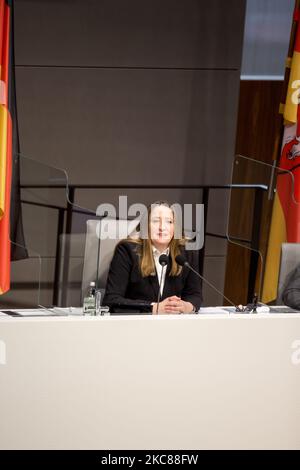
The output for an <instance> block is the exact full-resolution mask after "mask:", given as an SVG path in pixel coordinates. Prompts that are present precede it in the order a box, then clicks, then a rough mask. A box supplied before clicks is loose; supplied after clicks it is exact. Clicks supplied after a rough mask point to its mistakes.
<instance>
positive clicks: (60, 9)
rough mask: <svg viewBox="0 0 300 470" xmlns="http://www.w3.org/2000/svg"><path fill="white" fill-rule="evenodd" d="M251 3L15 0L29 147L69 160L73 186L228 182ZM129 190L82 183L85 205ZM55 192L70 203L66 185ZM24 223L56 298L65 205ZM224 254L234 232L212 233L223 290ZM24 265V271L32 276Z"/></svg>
mask: <svg viewBox="0 0 300 470" xmlns="http://www.w3.org/2000/svg"><path fill="white" fill-rule="evenodd" d="M245 3H246V1H245V0H227V1H226V2H225V1H224V0H210V1H207V0H185V1H179V0H178V1H173V0H151V1H150V0H127V1H124V0H84V1H83V0H15V34H16V41H15V42H16V44H15V46H16V79H17V100H18V114H19V130H20V139H21V150H22V153H23V154H25V155H28V156H30V157H32V158H35V159H37V160H38V161H40V162H43V163H46V164H49V165H54V166H57V167H61V168H65V169H66V170H67V171H68V174H69V179H70V182H71V183H79V184H101V183H103V184H107V183H111V184H118V183H119V184H121V183H122V184H204V183H206V184H224V183H228V182H229V181H230V172H231V162H232V158H233V155H234V147H235V134H236V114H237V103H238V93H239V76H240V72H239V70H240V63H241V51H242V41H243V25H244V12H245ZM29 167H30V168H31V167H32V174H33V175H34V180H35V182H37V181H36V180H37V179H38V178H39V177H40V176H41V175H40V173H42V176H41V179H42V182H45V178H47V169H46V168H45V172H43V169H41V168H40V167H39V168H38V169H37V171H36V172H35V171H34V168H33V165H32V164H30V165H29ZM43 173H44V174H43ZM59 174H60V173H59V172H51V171H50V172H49V175H51V177H53V175H54V177H55V175H56V176H57V175H58V176H59ZM54 179H55V178H54ZM119 193H120V194H126V191H124V190H122V191H118V190H116V191H108V192H107V193H105V194H106V196H105V197H104V196H102V199H101V198H100V199H99V198H98V195H96V193H95V192H94V191H91V192H86V191H84V190H83V191H79V192H78V193H77V195H76V203H77V204H79V205H82V206H84V207H88V208H91V209H92V210H94V209H95V207H96V205H97V204H98V203H100V202H115V201H116V200H117V198H118V195H119ZM101 194H103V192H102V193H101ZM130 194H131V196H130V201H131V202H132V201H133V200H134V202H137V201H140V202H150V201H153V200H154V199H156V200H157V199H159V198H161V197H167V198H168V199H171V200H174V199H175V200H179V201H180V202H182V203H184V202H193V203H195V202H199V200H200V199H198V200H197V198H198V196H199V198H200V196H201V192H197V191H192V192H184V191H180V190H177V191H174V192H169V191H161V192H158V191H153V192H151V191H150V192H145V191H132V192H130ZM23 195H24V197H25V196H26V198H27V199H28V198H29V199H32V198H33V199H34V200H36V199H37V200H38V201H39V203H43V202H45V201H46V202H49V199H52V196H51V195H50V192H49V193H47V194H46V195H45V194H44V193H43V192H41V193H39V194H38V195H37V194H36V193H33V192H32V191H31V193H30V190H26V191H23ZM63 199H65V198H64V197H63ZM52 201H53V203H55V204H57V205H61V203H62V196H61V193H59V194H56V193H55V194H54V195H53V199H52ZM210 203H211V204H212V212H211V213H210V217H209V220H208V229H209V231H212V232H216V233H219V234H221V235H222V234H223V232H224V230H225V227H226V217H227V199H226V197H225V196H224V193H223V194H221V193H218V192H217V191H215V192H213V193H212V194H211V197H210ZM80 217H81V216H78V215H77V216H76V217H75V221H74V224H73V228H75V230H76V231H77V232H80V231H82V232H83V231H84V221H83V220H82V219H83V218H80ZM25 226H26V235H27V242H28V244H29V245H30V246H32V247H33V248H36V249H37V250H36V251H39V252H40V253H41V254H42V258H43V260H45V263H46V265H47V263H48V260H50V261H51V263H52V264H51V270H49V275H48V276H46V275H45V276H44V274H43V276H44V277H43V282H44V283H45V286H44V287H45V293H44V294H45V295H46V294H47V296H48V297H49V298H50V299H51V282H52V281H53V271H54V258H52V257H54V256H55V249H56V246H55V243H54V238H55V235H56V233H55V232H56V229H57V220H56V218H55V212H54V211H53V210H48V211H46V210H45V211H44V212H43V209H38V210H33V209H32V207H31V206H26V221H25ZM40 227H43V229H42V230H39V228H40ZM225 259H226V258H225V250H224V241H223V240H222V239H220V238H212V237H207V252H206V259H205V270H204V273H206V272H207V276H208V278H209V280H210V281H212V282H215V283H216V285H217V286H218V288H220V289H222V285H223V272H224V266H225ZM21 264H22V263H21ZM21 264H20V265H19V266H20V268H17V267H16V271H17V275H16V280H17V281H18V282H22V281H24V282H27V281H29V284H30V279H29V280H28V276H30V273H28V270H27V269H26V264H25V263H23V264H22V266H23V268H22V266H21ZM16 266H17V264H16ZM47 282H49V283H50V289H48V287H49V286H48V284H47ZM29 284H26V285H29ZM205 289H206V288H205ZM22 292H23V291H22ZM206 292H207V289H206ZM48 294H49V295H48ZM19 298H20V297H19ZM214 302H215V303H217V304H220V303H221V299H220V297H218V296H216V294H215V293H214V292H213V291H209V292H208V293H207V299H206V304H207V303H214Z"/></svg>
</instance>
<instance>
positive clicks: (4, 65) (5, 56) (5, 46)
mask: <svg viewBox="0 0 300 470" xmlns="http://www.w3.org/2000/svg"><path fill="white" fill-rule="evenodd" d="M9 24H10V9H9V7H8V5H6V4H5V8H4V23H3V43H2V57H1V80H2V81H3V82H4V84H5V86H4V103H3V104H5V105H6V106H7V105H8V67H9Z"/></svg>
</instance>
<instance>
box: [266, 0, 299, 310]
mask: <svg viewBox="0 0 300 470" xmlns="http://www.w3.org/2000/svg"><path fill="white" fill-rule="evenodd" d="M299 4H300V2H299V0H297V1H296V5H295V10H294V17H293V26H292V32H291V38H290V47H289V55H288V58H287V63H286V72H285V84H284V95H285V96H284V99H283V100H282V101H284V104H281V109H280V112H281V113H282V114H283V118H284V129H283V139H282V146H281V153H280V160H279V167H280V169H282V170H283V171H282V172H280V173H279V174H278V177H277V185H276V195H275V198H274V205H273V212H272V220H271V229H270V236H269V245H268V252H267V258H266V269H265V276H264V285H263V292H262V300H263V302H271V301H273V300H275V299H276V297H277V283H278V274H279V266H280V252H281V244H282V243H283V242H290V243H300V164H299V161H300V159H299V157H300V106H299V102H300V99H299V96H300V92H299V91H300V5H299ZM291 174H292V175H293V176H291Z"/></svg>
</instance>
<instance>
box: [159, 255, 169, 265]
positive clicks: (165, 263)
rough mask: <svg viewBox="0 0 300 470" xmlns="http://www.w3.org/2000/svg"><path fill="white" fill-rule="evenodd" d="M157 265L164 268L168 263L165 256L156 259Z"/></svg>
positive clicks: (167, 258)
mask: <svg viewBox="0 0 300 470" xmlns="http://www.w3.org/2000/svg"><path fill="white" fill-rule="evenodd" d="M158 261H159V264H161V265H162V266H166V265H167V264H168V262H169V257H168V256H167V255H160V257H159V258H158Z"/></svg>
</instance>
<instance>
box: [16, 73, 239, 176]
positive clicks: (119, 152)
mask: <svg viewBox="0 0 300 470" xmlns="http://www.w3.org/2000/svg"><path fill="white" fill-rule="evenodd" d="M238 83H239V77H238V73H237V72H234V71H218V72H216V71H183V70H181V71H179V70H176V71H170V70H115V69H93V70H91V69H63V68H54V69H53V68H23V67H21V68H18V69H17V96H18V105H19V127H20V138H21V149H22V152H23V153H25V154H27V155H29V156H32V157H33V158H36V159H38V160H41V161H43V162H45V163H49V164H53V165H55V166H59V167H63V168H65V169H66V170H67V171H68V173H69V175H70V181H71V182H72V183H86V184H89V183H90V184H92V183H94V184H96V183H116V184H117V183H124V184H127V183H130V184H135V183H141V182H143V184H153V183H155V182H157V183H166V184H172V183H174V184H181V183H191V184H193V183H194V184H201V183H207V184H217V183H224V182H227V181H228V179H229V172H230V166H231V159H232V155H233V150H234V142H235V126H236V109H237V100H238ZM175 162H176V164H175Z"/></svg>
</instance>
